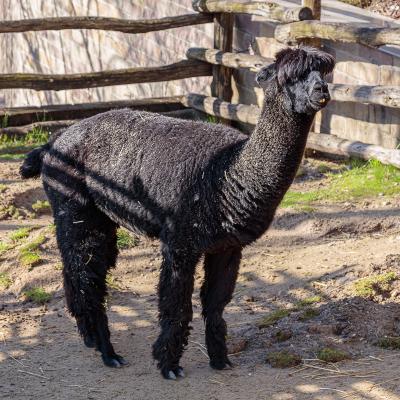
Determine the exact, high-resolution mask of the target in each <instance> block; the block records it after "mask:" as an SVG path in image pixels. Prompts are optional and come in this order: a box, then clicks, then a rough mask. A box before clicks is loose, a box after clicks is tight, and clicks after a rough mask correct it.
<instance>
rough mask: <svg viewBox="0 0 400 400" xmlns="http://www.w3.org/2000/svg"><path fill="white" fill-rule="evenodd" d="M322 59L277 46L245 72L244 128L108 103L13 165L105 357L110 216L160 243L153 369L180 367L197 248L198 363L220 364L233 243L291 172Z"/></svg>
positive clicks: (71, 297) (259, 224)
mask: <svg viewBox="0 0 400 400" xmlns="http://www.w3.org/2000/svg"><path fill="white" fill-rule="evenodd" d="M333 66H334V61H333V58H332V57H331V56H330V55H328V54H326V53H324V52H322V51H318V50H316V49H313V48H309V47H301V48H298V49H285V50H282V51H281V52H279V53H278V54H277V55H276V60H275V63H274V64H272V65H270V66H268V67H266V68H263V69H262V70H261V71H260V73H259V74H258V76H257V81H258V83H259V84H260V85H261V86H262V87H263V88H264V89H265V104H264V107H263V110H262V114H261V118H260V121H259V122H258V124H257V126H256V128H255V130H254V132H253V134H252V135H251V136H250V137H247V136H244V135H242V134H241V133H240V132H238V131H237V130H235V129H233V128H230V127H227V126H224V125H216V124H207V123H202V122H194V121H184V120H179V119H174V118H167V117H164V116H160V115H157V114H151V113H146V112H134V111H130V110H119V111H110V112H107V113H104V114H100V115H96V116H94V117H92V118H88V119H86V120H83V121H81V122H79V123H77V124H75V125H73V126H72V127H70V128H68V129H66V130H65V131H63V132H60V133H59V134H57V135H54V137H52V139H51V141H50V142H49V143H48V144H46V145H45V146H42V147H41V148H38V149H36V150H34V151H33V152H31V153H30V154H29V155H28V157H27V159H26V161H25V162H24V164H23V166H22V167H21V175H22V177H24V178H28V177H34V176H38V175H39V174H40V173H41V174H42V177H43V184H44V187H45V190H46V193H47V196H48V198H49V200H50V203H51V205H52V208H53V213H54V219H55V223H56V226H57V241H58V246H59V248H60V251H61V255H62V260H63V264H64V286H65V294H66V299H67V305H68V308H69V310H70V311H71V313H72V315H74V316H75V318H76V321H77V325H78V328H79V332H80V333H81V335H82V336H83V340H84V342H85V344H86V345H87V346H89V347H92V346H93V347H96V348H97V349H98V350H99V351H100V352H101V354H102V358H103V361H104V363H105V364H106V365H109V366H113V367H119V366H122V365H124V364H125V361H124V359H123V358H122V357H121V356H119V355H118V354H116V353H115V352H114V349H113V346H112V344H111V342H110V332H109V330H108V323H107V316H106V313H105V308H104V297H105V295H106V284H105V277H106V273H107V270H108V269H109V268H111V267H113V266H114V265H115V262H116V258H117V248H116V229H117V227H118V226H120V225H122V226H124V227H126V228H128V229H131V230H133V231H135V232H138V233H142V234H145V235H147V236H150V237H157V238H159V239H160V240H161V243H162V255H163V261H162V265H161V274H160V282H159V286H158V294H159V321H160V326H161V333H160V336H159V337H158V339H157V341H156V342H155V344H154V346H153V356H154V358H155V359H156V360H157V361H158V367H159V368H160V370H161V373H162V375H163V376H164V377H165V378H170V379H175V378H176V377H177V376H183V371H182V368H181V367H180V366H179V360H180V358H181V356H182V353H183V350H184V347H185V346H186V345H187V342H188V336H189V330H190V327H189V324H190V322H191V320H192V304H191V297H192V291H193V275H194V270H195V267H196V264H197V263H198V261H199V259H200V258H201V257H202V256H203V255H204V269H205V279H204V283H203V287H202V289H201V300H202V305H203V316H204V320H205V325H206V344H207V349H208V354H209V356H210V365H211V366H212V367H213V368H216V369H223V368H224V367H226V366H227V365H230V362H229V360H228V357H227V348H226V344H225V336H226V332H227V329H226V324H225V321H224V319H223V318H222V313H223V310H224V308H225V306H226V305H227V304H228V303H229V301H230V300H231V297H232V292H233V290H234V287H235V282H236V278H237V274H238V269H239V264H240V259H241V251H242V248H243V247H244V246H246V245H248V244H250V243H252V242H254V241H255V240H256V239H257V238H259V237H260V236H261V235H262V234H263V233H264V232H265V231H266V229H267V228H268V226H269V225H270V223H271V221H272V219H273V217H274V213H275V210H276V208H277V206H278V204H279V203H280V201H281V199H282V197H283V196H284V194H285V192H286V191H287V189H288V187H289V185H290V184H291V183H292V181H293V178H294V176H295V174H296V170H297V168H298V166H299V164H300V161H301V158H302V155H303V151H304V148H305V144H306V139H307V135H308V132H309V129H310V126H311V123H312V120H313V117H314V115H315V113H316V112H317V111H318V110H320V109H321V108H322V107H323V106H325V105H326V103H327V102H328V100H329V93H328V89H327V84H326V83H325V81H324V76H325V75H326V74H327V73H329V72H331V71H332V69H333Z"/></svg>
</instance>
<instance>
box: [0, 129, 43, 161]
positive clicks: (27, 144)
mask: <svg viewBox="0 0 400 400" xmlns="http://www.w3.org/2000/svg"><path fill="white" fill-rule="evenodd" d="M3 124H4V121H3ZM3 127H4V126H3ZM48 139H49V133H48V132H46V131H44V130H43V129H42V128H33V129H32V131H30V132H29V133H27V134H26V135H24V136H23V137H21V136H15V137H9V136H7V135H2V134H1V130H0V158H3V159H20V158H23V157H24V153H26V152H28V151H29V150H32V149H33V148H35V147H38V146H40V145H42V144H45V143H47V141H48Z"/></svg>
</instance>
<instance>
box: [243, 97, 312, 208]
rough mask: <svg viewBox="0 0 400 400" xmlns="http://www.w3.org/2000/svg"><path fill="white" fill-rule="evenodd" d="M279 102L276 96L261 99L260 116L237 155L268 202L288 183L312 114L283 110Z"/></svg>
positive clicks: (292, 175) (304, 141)
mask: <svg viewBox="0 0 400 400" xmlns="http://www.w3.org/2000/svg"><path fill="white" fill-rule="evenodd" d="M281 103H282V99H281V98H280V97H276V98H274V99H270V100H269V101H268V100H267V102H265V103H264V107H263V109H262V112H261V117H260V120H259V122H258V124H257V125H256V127H255V129H254V132H253V133H252V135H251V136H250V139H249V140H248V142H247V143H246V145H245V146H244V148H243V150H242V152H241V155H240V157H239V159H238V163H240V164H242V165H246V166H247V170H248V171H251V175H252V176H253V177H254V178H256V179H255V182H257V184H256V186H257V191H258V192H259V195H260V196H261V198H262V199H265V201H266V202H267V203H268V205H270V204H271V200H272V199H274V198H276V199H277V200H278V201H280V200H281V198H282V196H283V195H284V194H285V192H286V190H287V189H288V187H289V186H290V184H291V183H292V181H293V179H294V177H295V175H296V172H297V169H298V167H299V165H300V162H301V159H302V157H303V153H304V149H305V146H306V141H307V136H308V132H309V130H310V127H311V124H312V121H313V118H314V115H306V114H298V113H295V112H287V111H286V110H285V108H283V106H282V104H281ZM250 186H251V185H250Z"/></svg>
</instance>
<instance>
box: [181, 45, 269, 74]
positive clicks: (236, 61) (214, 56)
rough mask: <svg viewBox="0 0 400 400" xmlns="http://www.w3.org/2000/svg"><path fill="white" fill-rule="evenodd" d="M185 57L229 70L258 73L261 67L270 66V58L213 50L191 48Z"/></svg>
mask: <svg viewBox="0 0 400 400" xmlns="http://www.w3.org/2000/svg"><path fill="white" fill-rule="evenodd" d="M186 57H187V58H189V59H194V60H200V61H205V62H208V63H210V64H216V65H224V66H225V67H229V68H236V69H239V68H248V69H250V70H251V71H258V70H259V69H260V68H261V67H262V66H264V65H268V64H271V63H272V62H273V60H272V59H271V58H265V57H261V56H257V55H251V54H243V53H230V52H223V51H220V50H215V49H206V48H200V47H192V48H190V49H188V50H187V52H186Z"/></svg>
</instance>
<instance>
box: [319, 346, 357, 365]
mask: <svg viewBox="0 0 400 400" xmlns="http://www.w3.org/2000/svg"><path fill="white" fill-rule="evenodd" d="M317 358H318V359H319V360H321V361H325V362H330V363H336V362H339V361H343V360H347V359H349V358H350V356H349V355H348V354H347V353H346V352H344V351H342V350H338V349H333V348H331V347H325V348H323V349H321V350H318V351H317Z"/></svg>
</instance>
